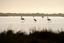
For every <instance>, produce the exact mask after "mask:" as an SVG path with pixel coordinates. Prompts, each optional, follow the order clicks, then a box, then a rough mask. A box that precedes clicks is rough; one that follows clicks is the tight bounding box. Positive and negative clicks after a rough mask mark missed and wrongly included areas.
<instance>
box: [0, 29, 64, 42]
mask: <svg viewBox="0 0 64 43" xmlns="http://www.w3.org/2000/svg"><path fill="white" fill-rule="evenodd" d="M0 43H64V32H60V33H53V32H48V31H40V32H39V31H34V32H33V33H30V34H29V35H27V34H24V33H23V32H22V33H21V32H17V33H13V31H12V30H8V31H7V32H1V33H0Z"/></svg>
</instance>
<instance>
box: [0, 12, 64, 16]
mask: <svg viewBox="0 0 64 43" xmlns="http://www.w3.org/2000/svg"><path fill="white" fill-rule="evenodd" d="M0 16H62V17H64V14H63V13H58V14H56V13H53V14H45V13H0Z"/></svg>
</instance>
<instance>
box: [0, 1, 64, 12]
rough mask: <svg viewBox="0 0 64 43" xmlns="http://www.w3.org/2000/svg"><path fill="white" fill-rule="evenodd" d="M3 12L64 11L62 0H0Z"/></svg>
mask: <svg viewBox="0 0 64 43" xmlns="http://www.w3.org/2000/svg"><path fill="white" fill-rule="evenodd" d="M0 12H4V13H64V0H0Z"/></svg>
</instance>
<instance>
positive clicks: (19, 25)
mask: <svg viewBox="0 0 64 43" xmlns="http://www.w3.org/2000/svg"><path fill="white" fill-rule="evenodd" d="M23 18H25V20H24V21H23V20H21V16H0V32H2V31H4V30H5V31H7V30H10V29H11V30H14V31H15V32H17V31H26V32H29V31H30V29H35V28H36V30H42V29H47V30H52V31H54V32H57V31H58V30H59V31H61V30H63V31H64V17H54V16H52V17H51V16H50V17H49V18H50V19H51V21H48V20H47V17H46V16H45V17H43V18H42V17H34V18H35V19H36V20H37V21H36V22H35V21H34V18H33V17H30V16H28V17H26V16H24V17H23Z"/></svg>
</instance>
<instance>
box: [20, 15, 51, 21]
mask: <svg viewBox="0 0 64 43" xmlns="http://www.w3.org/2000/svg"><path fill="white" fill-rule="evenodd" d="M33 18H34V16H33ZM42 18H43V16H42ZM21 20H25V19H24V18H23V17H22V16H21ZM34 21H35V22H36V21H37V20H36V19H35V18H34ZM47 21H51V19H50V18H49V17H48V16H47Z"/></svg>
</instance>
